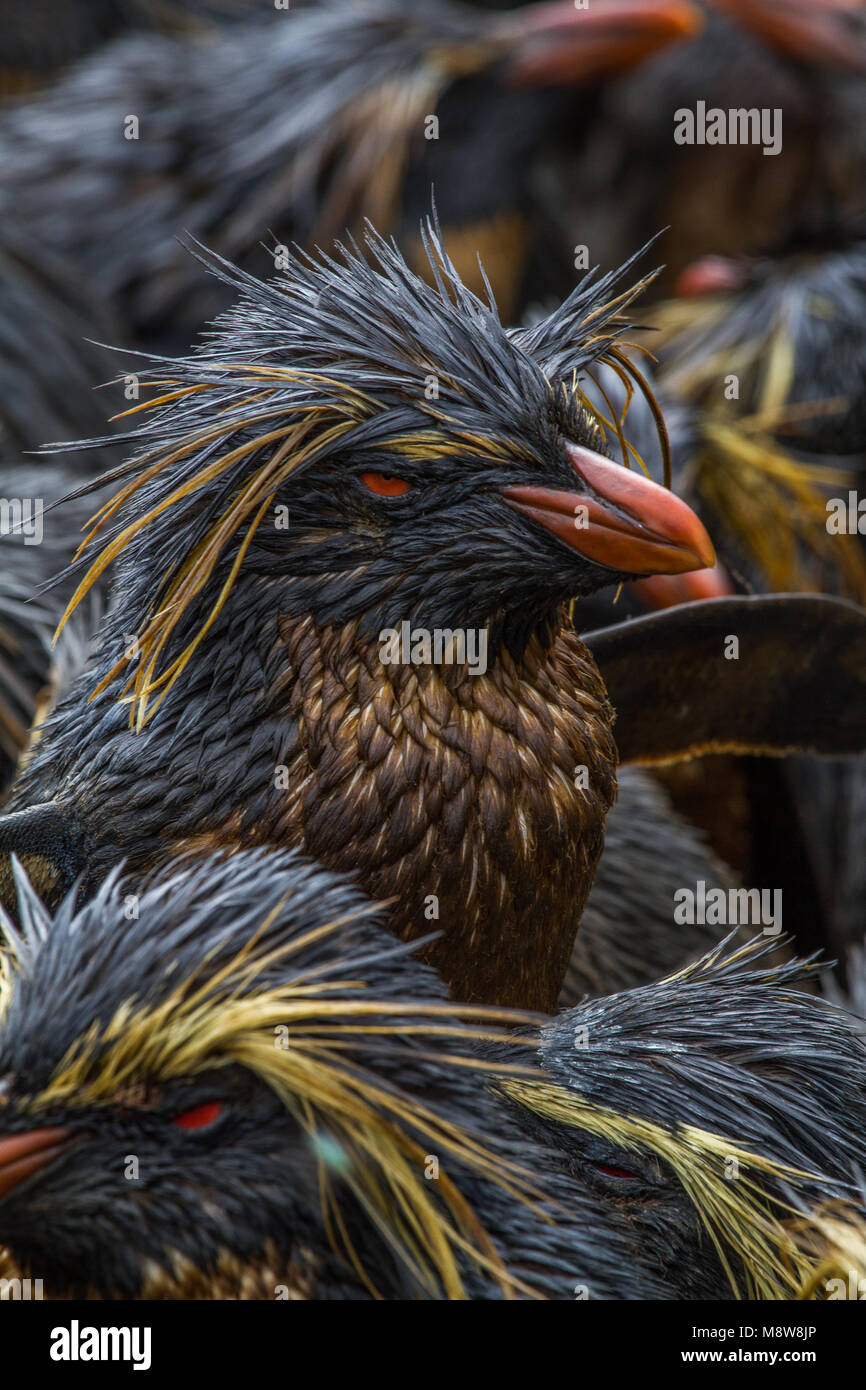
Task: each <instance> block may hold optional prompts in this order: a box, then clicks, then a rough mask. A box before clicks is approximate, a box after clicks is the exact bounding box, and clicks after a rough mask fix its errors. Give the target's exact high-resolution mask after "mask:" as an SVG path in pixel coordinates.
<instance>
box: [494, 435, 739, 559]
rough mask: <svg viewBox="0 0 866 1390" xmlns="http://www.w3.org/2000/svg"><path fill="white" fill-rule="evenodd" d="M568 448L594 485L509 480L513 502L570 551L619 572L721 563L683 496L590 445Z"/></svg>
mask: <svg viewBox="0 0 866 1390" xmlns="http://www.w3.org/2000/svg"><path fill="white" fill-rule="evenodd" d="M566 449H567V451H568V455H569V458H570V460H571V464H572V467H573V468H574V471H575V474H576V476H577V478H578V480H579V481H580V482H581V483H583V484H585V485H587V489H588V490H586V491H581V492H557V491H555V490H553V489H551V488H544V487H506V488H503V489H502V495H503V497H504V498H505V500H506V502H507V503H508V505H509V506H510V507H513V508H514V509H515V511H518V512H521V513H522V514H523V516H526V517H528V518H529V519H530V521H534V522H536V523H537V524H538V525H539V526H543V527H544V529H545V530H546V531H550V532H551V533H552V534H553V535H554V536H556V537H557V539H558V540H560V541H562V542H563V543H564V544H565V545H567V546H568V547H569V548H570V549H571V550H576V551H578V552H579V553H580V554H581V555H584V556H585V557H586V558H587V559H588V560H592V561H593V562H594V563H595V564H597V565H603V566H604V567H605V568H606V569H610V570H615V571H617V572H618V573H620V574H684V573H686V572H687V571H688V570H699V569H708V568H709V567H710V566H711V565H713V564H714V563H715V558H716V557H715V552H714V550H713V544H712V541H711V540H710V538H709V536H708V535H707V532H706V530H705V529H704V526H703V523H702V522H701V521H700V520H699V519H698V517H696V516H695V513H694V512H693V511H692V509H691V507H689V506H687V505H686V503H685V502H683V501H682V500H681V499H680V498H679V497H675V496H674V494H673V493H672V492H668V491H667V489H666V488H663V487H659V485H658V483H653V482H650V480H649V479H648V478H645V477H643V476H642V475H641V474H638V473H634V472H632V471H631V470H630V469H627V468H623V467H621V466H620V465H619V464H616V463H612V462H611V461H610V459H606V458H602V456H601V455H600V454H596V453H593V452H592V450H590V449H583V448H579V447H578V446H577V445H576V444H568V445H566ZM614 509H615V510H614Z"/></svg>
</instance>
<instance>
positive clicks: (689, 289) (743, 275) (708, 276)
mask: <svg viewBox="0 0 866 1390" xmlns="http://www.w3.org/2000/svg"><path fill="white" fill-rule="evenodd" d="M747 278H748V264H747V263H746V262H744V261H735V260H730V259H728V258H726V257H725V256H701V257H700V259H699V260H696V261H692V262H691V264H690V265H687V266H686V268H685V270H683V271H681V272H680V274H679V276H678V277H677V281H676V284H675V285H674V296H675V297H676V298H677V299H701V298H703V296H704V295H708V294H733V293H735V292H736V291H737V290H741V289H742V288H743V285H744V284H745V283H746V280H747Z"/></svg>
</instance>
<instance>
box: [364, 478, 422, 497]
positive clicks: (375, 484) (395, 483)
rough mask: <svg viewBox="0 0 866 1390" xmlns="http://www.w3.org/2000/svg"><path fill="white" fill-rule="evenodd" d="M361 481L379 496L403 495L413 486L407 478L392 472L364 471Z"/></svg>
mask: <svg viewBox="0 0 866 1390" xmlns="http://www.w3.org/2000/svg"><path fill="white" fill-rule="evenodd" d="M361 482H362V483H363V484H364V487H366V488H369V489H370V491H371V492H375V493H377V494H378V495H379V497H402V496H403V494H404V492H409V490H410V488H411V486H412V484H411V483H407V482H406V481H405V479H403V478H395V477H393V476H392V475H391V474H390V473H362V474H361Z"/></svg>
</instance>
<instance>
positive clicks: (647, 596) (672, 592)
mask: <svg viewBox="0 0 866 1390" xmlns="http://www.w3.org/2000/svg"><path fill="white" fill-rule="evenodd" d="M630 588H631V589H632V590H633V591H634V593H636V594H637V596H638V598H639V599H640V601H641V603H642V604H643V605H644V607H645V608H649V609H653V610H655V609H659V608H676V607H677V606H678V605H679V604H681V603H696V602H697V600H698V599H708V598H731V597H733V594H734V592H735V590H734V586H733V584H732V583H731V581H730V579H729V578H728V575H727V572H726V571H725V569H724V568H723V566H722V565H720V564H719V563H718V561H717V562H716V564H715V565H714V566H713V568H712V569H705V570H697V571H692V572H691V573H689V574H651V575H650V576H649V578H648V579H636V580H635V581H634V583H633V584H631V585H630Z"/></svg>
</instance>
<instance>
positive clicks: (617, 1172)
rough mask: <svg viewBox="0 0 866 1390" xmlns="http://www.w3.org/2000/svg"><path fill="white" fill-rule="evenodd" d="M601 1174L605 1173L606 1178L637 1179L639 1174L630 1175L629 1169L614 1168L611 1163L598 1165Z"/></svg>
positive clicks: (596, 1165)
mask: <svg viewBox="0 0 866 1390" xmlns="http://www.w3.org/2000/svg"><path fill="white" fill-rule="evenodd" d="M595 1167H596V1169H597V1170H598V1172H599V1173H604V1175H605V1177H606V1178H636V1177H637V1173H630V1172H629V1171H628V1169H627V1168H614V1167H613V1166H612V1165H611V1164H610V1163H596V1164H595Z"/></svg>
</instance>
